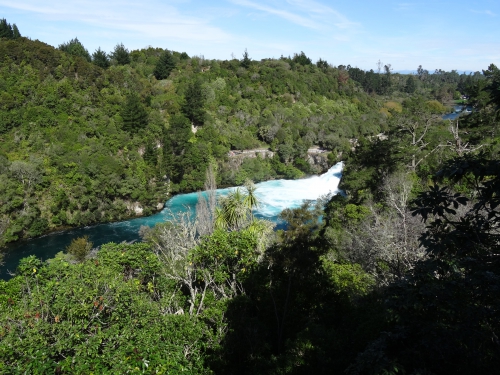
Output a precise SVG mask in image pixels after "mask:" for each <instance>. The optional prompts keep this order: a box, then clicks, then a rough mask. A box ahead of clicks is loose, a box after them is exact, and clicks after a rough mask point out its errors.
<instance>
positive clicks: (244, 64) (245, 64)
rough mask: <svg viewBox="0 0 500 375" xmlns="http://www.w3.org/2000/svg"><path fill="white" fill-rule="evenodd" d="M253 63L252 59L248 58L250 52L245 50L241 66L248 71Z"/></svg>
mask: <svg viewBox="0 0 500 375" xmlns="http://www.w3.org/2000/svg"><path fill="white" fill-rule="evenodd" d="M251 63H252V60H251V59H250V57H248V51H247V49H246V48H245V52H243V59H242V60H241V63H240V65H241V66H242V67H243V68H245V69H248V68H249V67H250V64H251Z"/></svg>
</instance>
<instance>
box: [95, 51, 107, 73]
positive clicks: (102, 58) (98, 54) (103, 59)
mask: <svg viewBox="0 0 500 375" xmlns="http://www.w3.org/2000/svg"><path fill="white" fill-rule="evenodd" d="M92 62H93V63H94V64H95V65H97V66H100V67H101V68H103V69H107V68H109V57H108V54H107V53H106V52H104V51H103V50H101V47H99V48H98V49H96V51H95V52H94V53H93V54H92Z"/></svg>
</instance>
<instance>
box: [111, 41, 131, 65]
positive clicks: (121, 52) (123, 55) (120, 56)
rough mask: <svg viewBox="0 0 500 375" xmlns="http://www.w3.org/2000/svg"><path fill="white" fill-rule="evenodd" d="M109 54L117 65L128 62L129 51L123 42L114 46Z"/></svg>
mask: <svg viewBox="0 0 500 375" xmlns="http://www.w3.org/2000/svg"><path fill="white" fill-rule="evenodd" d="M111 56H112V57H113V59H115V60H116V62H117V63H118V65H126V64H130V53H129V51H128V49H126V48H125V46H124V45H123V43H120V44H117V45H116V46H115V50H114V51H113V52H112V53H111Z"/></svg>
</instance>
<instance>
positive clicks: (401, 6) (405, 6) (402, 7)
mask: <svg viewBox="0 0 500 375" xmlns="http://www.w3.org/2000/svg"><path fill="white" fill-rule="evenodd" d="M415 5H416V4H415V3H397V4H395V9H396V10H397V11H409V10H413V9H414V8H415Z"/></svg>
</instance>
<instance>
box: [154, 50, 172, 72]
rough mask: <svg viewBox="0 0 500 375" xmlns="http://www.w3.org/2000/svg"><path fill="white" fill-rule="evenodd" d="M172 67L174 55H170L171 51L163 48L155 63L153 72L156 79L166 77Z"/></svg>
mask: <svg viewBox="0 0 500 375" xmlns="http://www.w3.org/2000/svg"><path fill="white" fill-rule="evenodd" d="M174 68H175V61H174V56H173V55H172V52H170V51H169V50H165V52H163V53H162V55H161V56H160V59H159V60H158V62H157V63H156V66H155V70H154V72H153V74H154V76H155V77H156V79H166V78H168V76H169V75H170V72H171V71H172V70H173V69H174Z"/></svg>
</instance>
